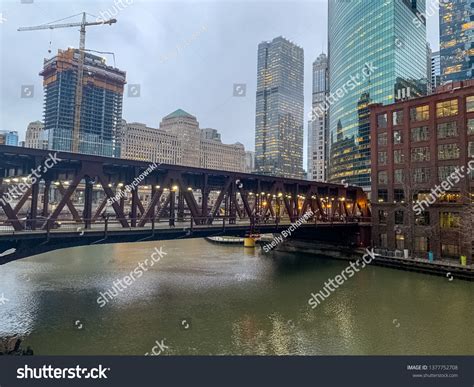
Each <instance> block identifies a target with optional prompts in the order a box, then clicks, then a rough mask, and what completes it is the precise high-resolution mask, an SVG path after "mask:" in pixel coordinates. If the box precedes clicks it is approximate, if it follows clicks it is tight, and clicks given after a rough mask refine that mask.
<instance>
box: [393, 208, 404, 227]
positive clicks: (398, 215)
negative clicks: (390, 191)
mask: <svg viewBox="0 0 474 387" xmlns="http://www.w3.org/2000/svg"><path fill="white" fill-rule="evenodd" d="M403 215H404V212H403V210H397V211H395V224H403V218H404V216H403Z"/></svg>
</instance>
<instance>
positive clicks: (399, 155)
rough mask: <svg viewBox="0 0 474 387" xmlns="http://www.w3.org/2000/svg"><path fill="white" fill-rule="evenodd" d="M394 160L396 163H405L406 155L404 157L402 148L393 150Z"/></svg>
mask: <svg viewBox="0 0 474 387" xmlns="http://www.w3.org/2000/svg"><path fill="white" fill-rule="evenodd" d="M393 162H394V163H395V164H403V162H404V157H403V152H402V150H401V149H397V150H394V151H393Z"/></svg>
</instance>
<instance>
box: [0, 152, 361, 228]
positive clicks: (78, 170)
mask: <svg viewBox="0 0 474 387" xmlns="http://www.w3.org/2000/svg"><path fill="white" fill-rule="evenodd" d="M54 153H55V152H54V151H46V150H39V149H29V148H20V147H10V146H4V145H0V199H1V200H0V208H1V209H2V210H3V214H1V212H2V211H0V216H3V219H0V222H1V224H3V228H5V227H6V228H7V229H11V230H12V231H14V232H21V231H26V230H32V231H34V230H41V229H43V230H44V229H48V230H49V229H50V228H51V229H53V228H55V227H59V223H60V222H61V224H62V225H64V224H65V223H70V224H71V225H72V226H73V227H77V226H81V227H84V228H85V229H91V228H93V227H94V224H95V223H100V222H103V221H104V220H107V221H110V222H111V223H115V224H116V227H118V228H120V227H121V228H131V227H132V228H141V227H150V226H151V225H153V226H154V225H155V223H156V222H160V221H161V222H166V224H167V226H169V227H173V226H175V225H177V224H179V223H180V222H186V223H190V224H191V226H205V225H212V224H213V223H214V222H217V221H222V222H224V223H225V222H227V224H228V225H232V224H239V223H240V224H243V223H245V222H246V223H248V224H249V225H250V226H251V227H253V226H255V225H258V224H264V223H272V222H273V223H276V224H283V223H285V222H295V221H296V220H297V219H298V218H299V217H301V216H303V214H305V213H306V212H307V211H309V210H312V212H313V216H311V218H310V219H311V221H312V222H316V223H325V222H328V223H329V222H368V221H370V209H369V206H368V201H367V197H366V195H365V193H364V192H363V191H362V189H361V188H359V187H352V186H348V187H345V186H343V185H336V184H328V183H317V182H310V181H305V180H296V179H287V178H279V177H271V176H261V175H254V174H245V173H237V172H226V171H218V170H208V169H201V168H191V167H186V166H177V165H163V164H161V165H157V166H156V168H154V169H153V170H152V171H151V172H149V173H148V175H147V176H143V175H144V172H145V171H146V170H147V169H148V168H149V167H150V166H151V165H152V163H149V162H145V161H135V160H122V159H115V158H106V157H98V156H91V155H83V154H74V153H66V152H57V154H56V158H58V159H60V160H61V161H59V162H57V163H56V164H55V165H53V166H52V167H50V168H47V167H46V168H44V167H43V168H42V170H41V171H40V172H39V173H37V174H39V177H38V178H33V176H34V175H32V176H30V177H29V175H31V173H32V172H31V171H32V170H33V169H36V168H38V167H39V166H44V164H45V161H46V160H47V159H48V157H50V156H49V155H50V154H54ZM138 177H143V179H141V181H140V182H137V183H138V184H137V186H136V187H134V188H133V189H131V190H130V191H129V192H128V193H127V192H126V191H127V189H126V187H127V185H131V184H132V183H133V182H134V181H136V179H137V178H138ZM12 190H14V192H15V194H14V193H13V191H12ZM61 227H62V226H61ZM1 232H2V231H0V233H1Z"/></svg>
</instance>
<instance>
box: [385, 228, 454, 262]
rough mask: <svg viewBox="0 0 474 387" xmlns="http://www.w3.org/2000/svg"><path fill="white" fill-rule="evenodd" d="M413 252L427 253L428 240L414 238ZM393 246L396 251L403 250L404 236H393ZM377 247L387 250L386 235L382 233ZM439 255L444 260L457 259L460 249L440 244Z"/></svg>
mask: <svg viewBox="0 0 474 387" xmlns="http://www.w3.org/2000/svg"><path fill="white" fill-rule="evenodd" d="M413 242H414V243H413V250H414V251H415V252H418V253H427V252H428V251H430V250H431V247H430V239H429V238H428V237H425V236H415V238H414V240H413ZM395 245H396V248H397V250H403V249H405V236H404V235H403V234H397V235H396V236H395ZM379 246H380V247H382V248H387V247H388V243H387V234H385V233H382V234H380V237H379ZM441 255H442V256H443V257H446V258H456V259H458V258H459V255H460V248H459V245H457V244H454V243H452V242H447V243H443V242H442V243H441Z"/></svg>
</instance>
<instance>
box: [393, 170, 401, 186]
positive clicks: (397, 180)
mask: <svg viewBox="0 0 474 387" xmlns="http://www.w3.org/2000/svg"><path fill="white" fill-rule="evenodd" d="M393 179H394V181H395V184H402V183H403V169H395V171H394V173H393Z"/></svg>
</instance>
